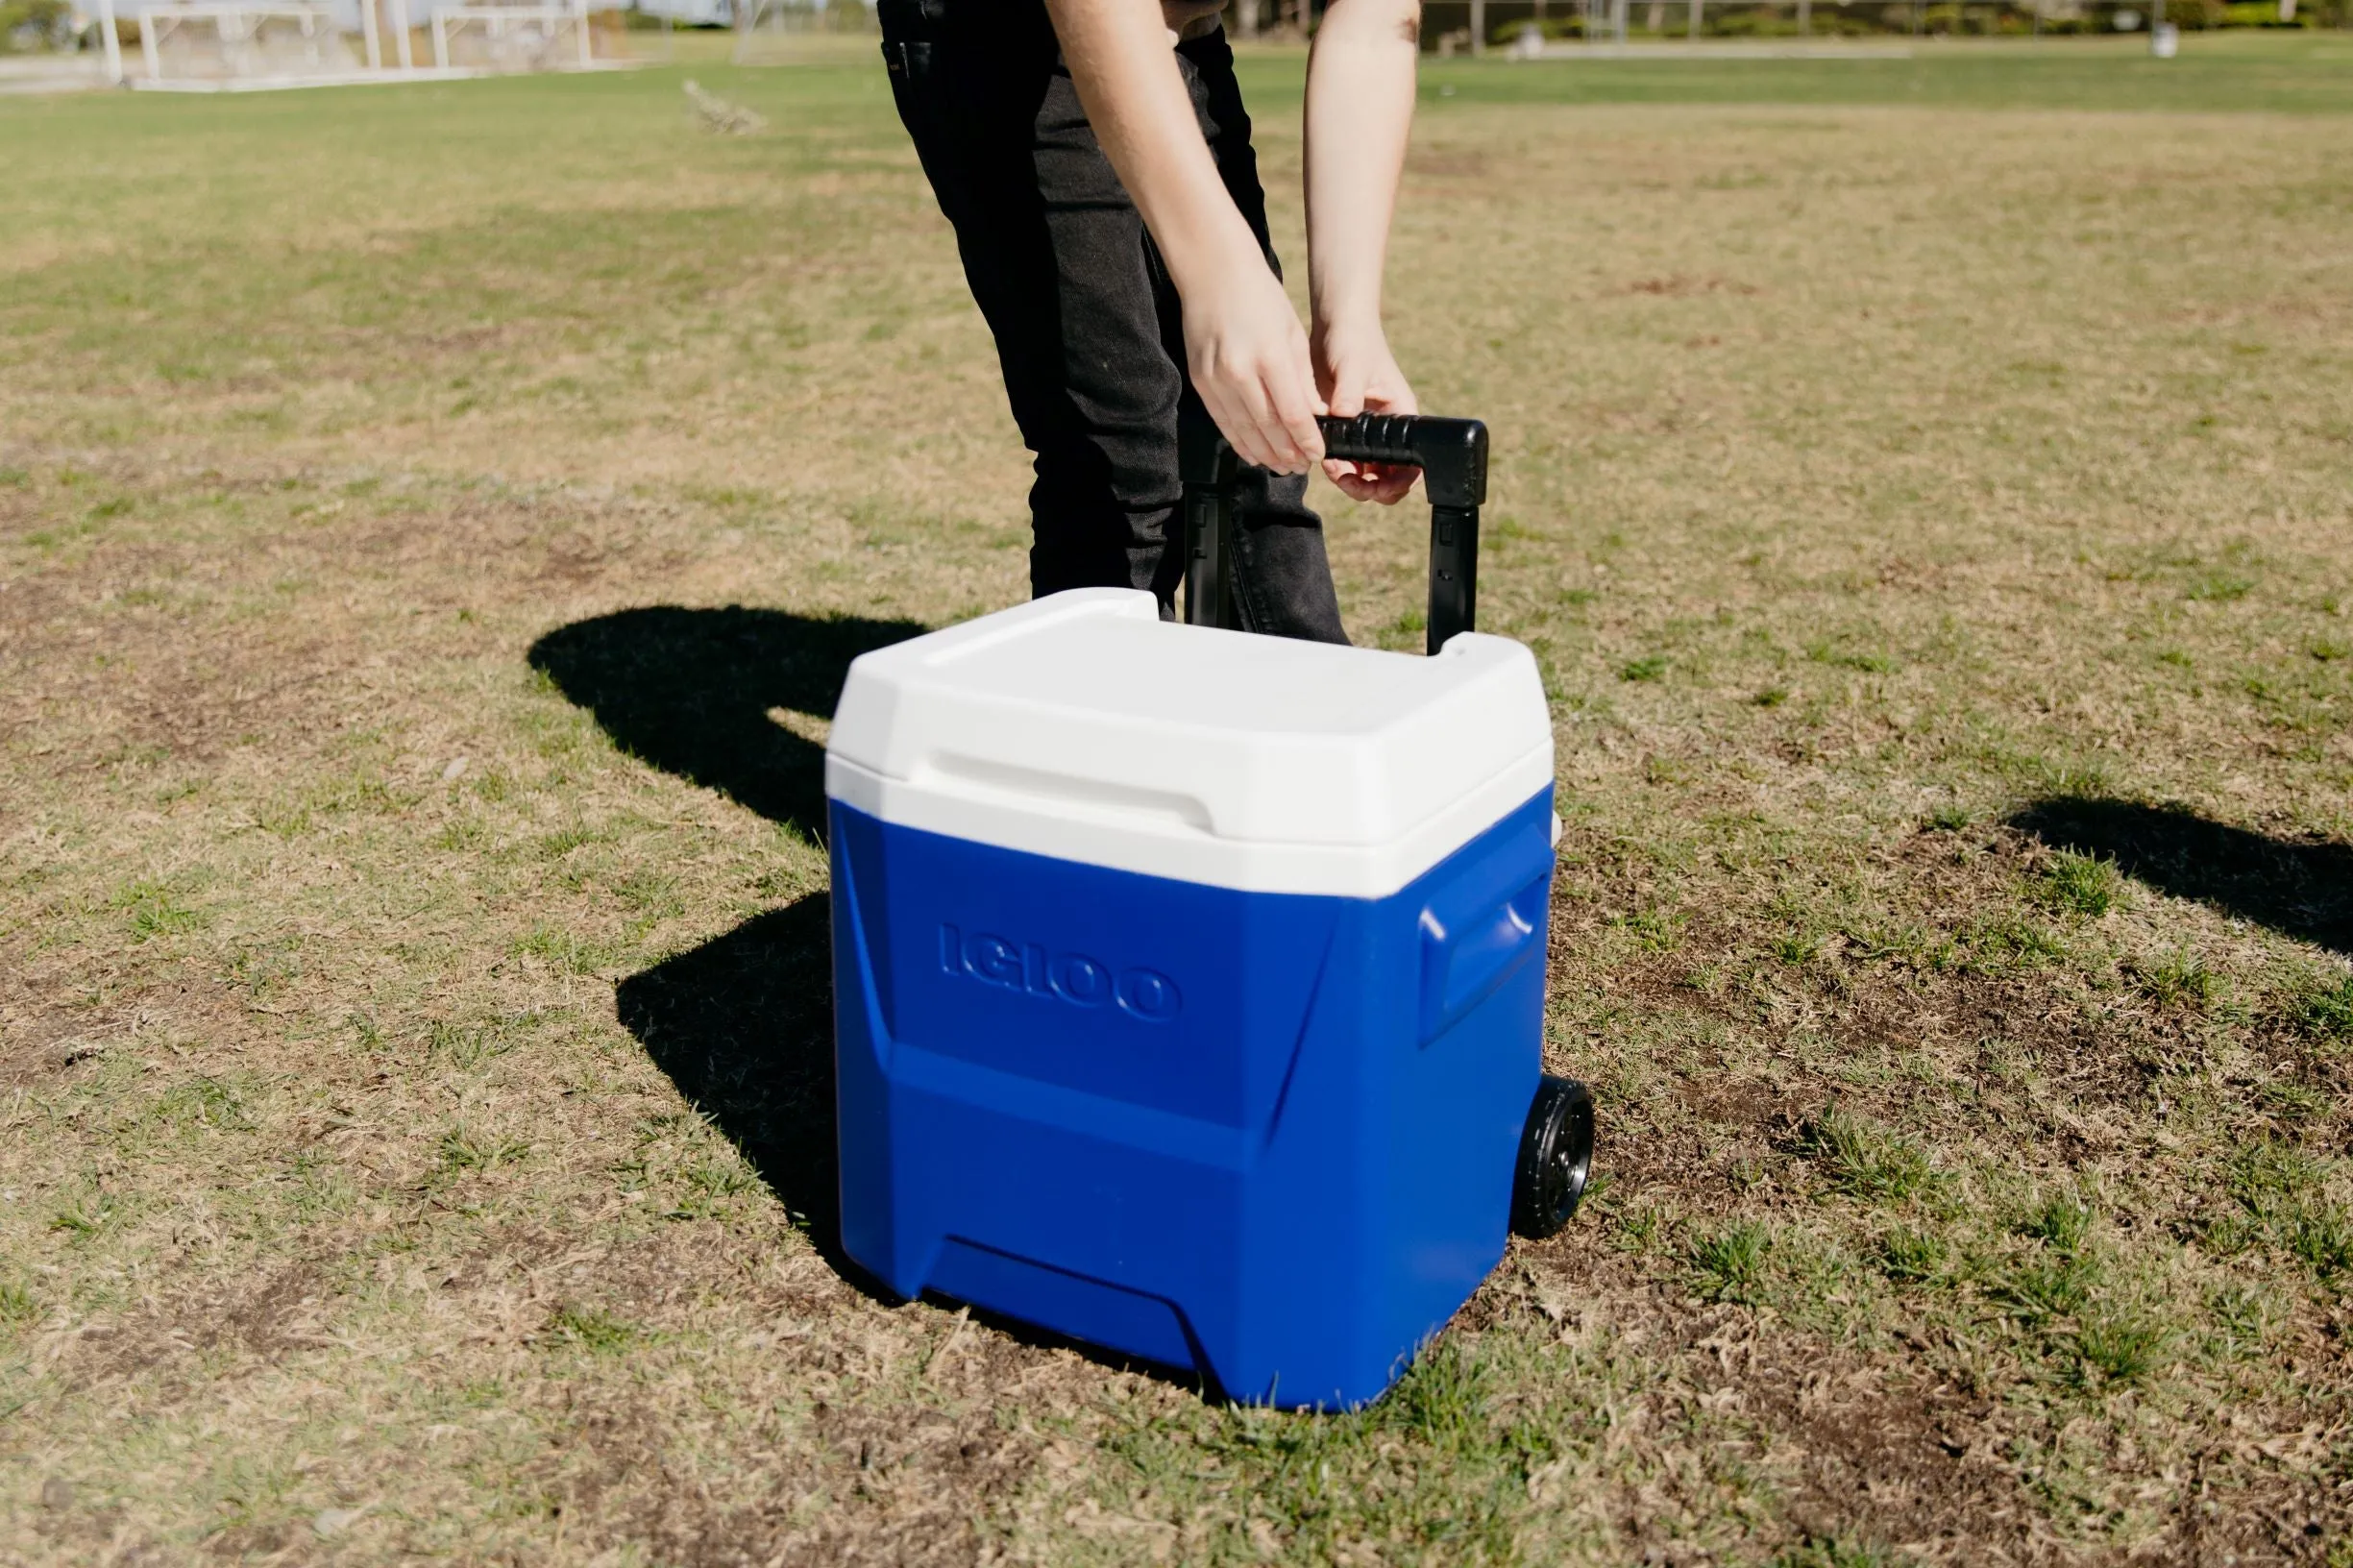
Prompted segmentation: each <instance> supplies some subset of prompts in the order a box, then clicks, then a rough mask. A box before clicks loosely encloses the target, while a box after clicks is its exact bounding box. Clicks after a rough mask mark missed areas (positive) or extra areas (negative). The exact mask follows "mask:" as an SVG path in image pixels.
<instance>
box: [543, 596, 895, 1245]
mask: <svg viewBox="0 0 2353 1568" xmlns="http://www.w3.org/2000/svg"><path fill="white" fill-rule="evenodd" d="M924 629H926V628H924V627H922V626H919V625H916V624H915V623H913V622H911V621H870V620H858V619H850V618H845V619H839V620H825V619H818V618H812V617H807V616H797V615H788V614H786V613H784V612H782V611H780V610H760V609H745V608H740V607H733V606H730V607H729V608H726V609H714V610H692V609H682V608H678V607H675V606H672V605H657V606H653V607H650V608H647V609H636V610H623V611H620V612H618V613H616V614H613V615H602V616H598V617H596V618H595V619H593V620H589V621H577V622H575V623H573V624H572V625H567V626H559V627H557V628H556V629H555V630H553V631H551V632H549V633H548V634H547V635H546V636H544V637H542V638H540V639H539V641H538V642H536V643H534V644H532V645H531V649H530V652H529V654H528V658H529V660H530V664H531V667H532V668H533V669H535V670H537V671H539V672H540V673H541V674H545V675H546V676H547V677H548V679H549V680H550V681H551V682H553V684H554V686H555V688H556V690H558V691H560V692H562V693H563V694H564V696H565V697H567V698H570V699H571V700H572V701H574V702H576V703H577V704H578V705H579V706H581V707H583V708H585V709H587V710H588V711H589V713H591V714H592V715H594V716H595V718H596V721H597V723H599V724H600V725H601V726H602V727H603V729H604V731H605V733H606V734H608V735H610V736H611V737H612V739H613V742H614V744H615V745H617V746H619V747H621V748H622V749H623V750H625V751H626V752H628V753H629V754H630V755H632V756H634V757H637V758H638V759H640V760H641V761H644V762H647V763H650V764H651V765H652V766H654V767H656V768H660V769H663V770H664V771H666V772H673V773H676V774H677V775H678V776H679V777H681V778H684V779H687V780H689V781H691V782H693V783H696V784H700V785H702V786H704V787H706V788H709V789H714V790H717V791H719V792H720V793H721V794H722V795H724V796H728V797H729V798H730V799H733V800H736V801H739V802H741V803H742V804H743V805H746V806H748V807H749V808H750V809H751V810H753V811H756V812H758V813H759V814H760V815H762V816H763V817H767V818H770V819H772V820H773V821H778V822H785V823H790V824H791V825H793V826H794V827H796V828H797V829H799V830H800V831H802V832H804V833H807V834H809V835H810V836H811V837H813V838H821V837H822V835H823V833H824V823H825V777H824V767H825V753H824V748H823V747H821V746H820V745H819V744H818V743H817V742H816V741H814V740H810V739H806V738H804V737H803V736H801V735H798V734H796V733H795V732H794V731H793V730H791V729H787V728H786V727H785V726H784V724H783V723H779V722H778V721H777V720H775V719H772V718H771V717H770V714H771V712H772V710H775V709H779V708H781V709H785V710H787V711H788V712H789V713H794V714H801V715H806V716H808V717H810V718H813V719H820V720H829V719H831V718H832V716H833V709H834V703H835V702H836V700H838V699H839V698H840V697H841V695H842V681H843V678H844V677H845V675H846V674H847V673H848V670H849V662H850V660H852V659H854V658H856V657H857V656H858V655H859V654H861V653H864V652H866V651H867V650H868V649H876V648H882V647H886V646H887V645H889V644H892V643H895V642H899V641H901V640H903V639H905V638H908V637H912V636H915V635H916V634H917V633H919V632H921V631H923V630H924ZM828 947H829V941H828V932H827V925H826V899H825V895H824V894H809V895H808V896H806V897H803V898H800V899H797V900H796V901H795V902H793V903H790V904H787V905H785V906H783V907H782V908H779V909H773V910H770V911H769V912H768V913H767V914H764V915H759V916H755V917H753V918H752V919H749V920H747V921H745V922H744V923H743V924H742V925H739V926H737V927H736V928H735V929H734V930H732V931H729V932H727V933H726V934H725V935H723V936H719V937H715V938H713V939H712V940H711V941H709V942H706V943H703V944H702V945H701V946H699V947H696V948H694V949H692V950H690V951H688V952H683V953H680V954H678V955H676V956H675V957H673V958H668V959H664V960H663V961H662V962H661V963H659V964H656V965H654V966H653V967H652V968H650V969H646V970H644V971H643V972H641V973H638V974H633V975H631V976H630V977H629V978H627V979H626V980H624V981H623V982H622V983H621V985H620V986H619V988H618V989H617V990H616V992H615V993H614V1013H615V1015H616V1016H617V1017H619V1019H620V1020H621V1024H622V1027H624V1028H625V1029H626V1030H628V1031H629V1033H630V1034H632V1035H634V1036H636V1037H637V1041H638V1043H639V1044H641V1045H642V1046H644V1047H645V1051H646V1055H647V1056H648V1057H649V1058H650V1059H651V1060H652V1062H653V1064H654V1065H655V1066H658V1067H660V1068H661V1069H662V1070H663V1071H664V1072H666V1073H668V1074H669V1075H670V1080H671V1082H672V1083H674V1084H675V1085H676V1086H677V1088H678V1092H679V1093H681V1094H683V1095H684V1096H686V1099H687V1103H688V1104H690V1105H692V1106H693V1107H694V1108H695V1109H696V1110H697V1111H699V1112H700V1113H701V1114H703V1115H706V1116H708V1117H710V1119H711V1121H712V1123H713V1125H715V1126H716V1127H718V1129H719V1130H720V1131H721V1132H722V1133H723V1134H724V1135H725V1136H726V1137H727V1139H729V1140H730V1141H731V1142H733V1143H734V1144H735V1146H736V1147H737V1148H738V1149H739V1150H741V1151H742V1153H743V1155H744V1158H745V1159H746V1160H747V1161H748V1163H749V1164H750V1165H751V1167H752V1168H753V1169H754V1170H755V1171H757V1172H758V1173H759V1175H760V1178H761V1179H762V1180H763V1181H765V1182H766V1183H767V1184H768V1186H769V1187H770V1188H771V1189H772V1190H773V1191H774V1192H775V1194H776V1196H777V1198H778V1200H779V1201H781V1202H782V1203H783V1205H784V1207H785V1209H786V1211H787V1212H788V1213H791V1214H792V1215H793V1216H794V1218H795V1219H796V1221H797V1222H798V1223H799V1224H800V1225H801V1226H802V1228H803V1229H804V1230H805V1231H806V1232H807V1233H808V1236H809V1237H810V1239H811V1240H813V1241H814V1242H816V1243H817V1245H818V1247H819V1248H820V1250H821V1252H823V1254H824V1255H825V1257H826V1259H827V1261H828V1262H832V1263H833V1264H834V1266H835V1267H836V1268H837V1269H838V1270H840V1271H841V1272H842V1273H843V1274H844V1275H845V1277H846V1278H849V1279H852V1280H858V1279H860V1278H861V1274H860V1272H859V1271H858V1270H857V1269H856V1267H855V1265H854V1264H852V1263H850V1262H849V1261H848V1260H847V1259H846V1258H845V1257H844V1256H843V1255H842V1253H841V1249H840V1244H839V1238H840V1197H839V1193H838V1191H837V1188H836V1185H835V1162H834V1117H833V983H832V979H833V970H832V964H831V962H830V958H829V953H828Z"/></svg>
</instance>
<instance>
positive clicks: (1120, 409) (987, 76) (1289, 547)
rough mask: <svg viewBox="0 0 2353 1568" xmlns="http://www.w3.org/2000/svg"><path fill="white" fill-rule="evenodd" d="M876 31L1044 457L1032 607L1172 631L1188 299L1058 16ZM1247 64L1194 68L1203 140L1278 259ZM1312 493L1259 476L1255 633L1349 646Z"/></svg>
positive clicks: (1241, 557) (1243, 554)
mask: <svg viewBox="0 0 2353 1568" xmlns="http://www.w3.org/2000/svg"><path fill="white" fill-rule="evenodd" d="M881 12H882V20H883V27H884V37H885V43H884V54H885V57H886V59H887V60H888V61H890V64H891V70H892V85H893V90H894V92H895V94H896V95H897V99H898V107H899V112H900V116H901V118H902V119H904V120H905V122H906V124H907V128H908V131H909V132H910V134H911V135H913V136H914V138H915V142H916V149H917V153H918V156H919V158H920V159H922V162H923V168H924V172H925V173H926V174H927V175H928V176H929V177H930V180H931V184H932V188H933V190H934V192H935V193H936V194H937V195H938V197H939V200H940V207H941V210H942V211H943V212H944V213H945V214H946V216H947V219H948V221H949V223H950V224H952V225H953V226H954V228H955V230H956V240H957V248H958V250H959V252H960V253H961V255H962V257H963V259H964V264H965V274H966V277H967V278H968V280H969V282H970V283H971V285H972V294H973V298H974V300H975V301H976V302H977V303H978V304H979V306H980V307H981V312H982V314H983V315H984V316H985V317H986V318H987V320H988V322H989V326H990V330H991V331H992V332H993V335H994V337H995V339H996V345H997V355H998V359H999V362H1000V363H1001V365H1002V366H1003V369H1004V374H1005V387H1006V392H1007V394H1008V396H1009V398H1010V400H1011V402H1012V405H1013V413H1014V419H1015V422H1016V423H1017V424H1018V425H1019V426H1020V428H1021V434H1022V440H1023V442H1024V443H1025V444H1026V445H1027V446H1028V447H1029V448H1030V450H1031V451H1032V452H1033V453H1036V454H1037V464H1036V467H1037V475H1038V478H1037V482H1036V483H1035V484H1034V485H1033V486H1032V487H1031V491H1030V511H1031V520H1032V528H1033V544H1032V546H1031V551H1030V588H1031V592H1032V593H1034V594H1048V593H1053V592H1056V591H1058V590H1060V589H1064V588H1076V587H1093V586H1133V587H1137V588H1148V589H1151V590H1152V591H1153V592H1154V593H1156V594H1157V595H1158V597H1159V599H1160V600H1161V606H1162V611H1163V613H1164V614H1167V613H1170V611H1171V608H1172V605H1173V602H1174V597H1175V593H1176V588H1177V584H1178V583H1179V582H1180V581H1182V580H1183V576H1184V559H1183V550H1182V548H1181V541H1179V540H1173V539H1172V537H1171V536H1172V534H1178V533H1181V531H1182V529H1181V524H1180V523H1179V515H1178V514H1179V502H1180V500H1181V495H1182V486H1181V485H1180V483H1179V480H1178V477H1177V461H1176V428H1177V418H1176V415H1177V403H1178V399H1179V398H1180V396H1185V395H1189V389H1188V388H1187V385H1186V378H1185V374H1184V369H1183V366H1184V362H1185V348H1184V337H1183V331H1182V324H1181V321H1180V319H1179V317H1178V315H1177V305H1176V292H1175V289H1174V287H1173V286H1172V285H1170V283H1169V282H1168V280H1167V276H1166V273H1165V270H1164V268H1163V267H1162V266H1161V264H1160V257H1159V256H1158V254H1157V252H1156V251H1154V250H1153V248H1152V245H1151V241H1150V239H1149V238H1148V236H1147V235H1146V234H1145V233H1144V227H1143V220H1142V218H1141V217H1140V214H1138V212H1137V211H1136V208H1135V204H1134V203H1133V202H1132V201H1130V200H1129V199H1128V195H1127V192H1126V190H1125V188H1124V187H1122V186H1121V184H1119V178H1118V175H1117V173H1116V172H1115V170H1114V169H1113V168H1112V166H1111V161H1110V159H1107V158H1105V157H1104V156H1103V150H1102V148H1101V146H1100V145H1099V144H1098V143H1097V142H1096V140H1095V137H1094V133H1093V130H1092V129H1091V127H1090V126H1089V125H1088V123H1087V117H1086V113H1085V110H1083V109H1082V108H1081V107H1080V104H1079V101H1078V94H1077V91H1076V89H1075V87H1074V86H1072V84H1071V82H1070V77H1069V73H1068V71H1067V69H1066V68H1065V67H1064V65H1063V63H1062V61H1061V58H1060V54H1059V51H1058V50H1057V48H1056V47H1055V44H1054V38H1053V31H1052V27H1051V24H1050V23H1049V22H1048V21H1047V20H1046V17H1045V13H1044V9H1043V7H1042V5H1041V4H1039V3H1038V0H883V3H882V6H881ZM1208 42H1213V43H1214V44H1215V47H1214V48H1209V49H1205V48H1204V47H1203V45H1204V43H1208ZM1205 61H1206V63H1207V65H1208V67H1209V68H1208V69H1207V70H1204V69H1203V68H1202V67H1203V64H1204V62H1205ZM1232 61H1233V57H1232V54H1231V52H1230V51H1228V50H1226V49H1225V48H1224V45H1223V39H1222V37H1221V36H1213V38H1212V39H1211V40H1197V41H1195V42H1191V43H1188V44H1187V45H1186V46H1185V53H1184V55H1183V56H1182V63H1183V66H1184V69H1185V72H1186V75H1187V79H1188V81H1189V84H1190V85H1191V86H1192V89H1193V96H1194V104H1195V108H1196V110H1197V112H1198V113H1199V116H1200V119H1201V129H1202V133H1203V135H1205V136H1206V137H1207V138H1208V139H1209V141H1210V143H1211V146H1212V147H1213V150H1214V151H1215V152H1216V155H1217V158H1218V163H1219V168H1220V170H1221V171H1222V172H1223V173H1224V174H1225V177H1226V180H1227V184H1228V188H1229V189H1232V190H1233V191H1234V192H1235V196H1236V200H1237V202H1238V203H1239V204H1240V205H1241V207H1242V210H1243V212H1244V214H1245V215H1246V216H1247V217H1248V218H1249V220H1250V221H1251V223H1252V224H1253V226H1254V228H1255V229H1256V230H1257V232H1258V233H1259V235H1260V239H1261V243H1262V244H1264V243H1265V242H1266V221H1265V198H1264V195H1263V193H1262V191H1261V189H1260V187H1259V184H1258V177H1257V170H1256V162H1255V155H1253V154H1252V152H1251V149H1250V142H1249V120H1248V117H1247V115H1245V114H1244V113H1243V112H1242V110H1241V102H1240V96H1239V94H1238V91H1237V90H1236V89H1235V87H1234V82H1233V69H1232ZM1267 255H1268V260H1269V263H1270V264H1271V263H1272V262H1273V259H1274V257H1273V252H1272V249H1271V247H1269V249H1268V252H1267ZM1305 491H1306V480H1305V478H1301V477H1294V478H1287V479H1278V478H1270V477H1268V476H1265V475H1262V474H1260V475H1253V476H1252V477H1251V479H1250V480H1249V482H1248V483H1247V484H1246V486H1245V492H1244V495H1243V497H1242V502H1241V505H1240V506H1239V507H1238V514H1239V517H1240V520H1241V522H1240V527H1238V529H1237V532H1238V535H1239V537H1238V539H1237V541H1236V546H1235V550H1234V564H1235V597H1236V600H1237V602H1238V607H1239V609H1240V613H1241V616H1242V619H1243V624H1244V625H1245V626H1246V627H1247V628H1248V629H1251V630H1256V631H1265V632H1271V633H1275V634H1277V635H1284V636H1294V637H1309V638H1314V639H1317V640H1321V641H1332V642H1344V641H1346V640H1347V639H1346V633H1345V632H1344V631H1342V630H1341V628H1340V623H1339V609H1338V603H1337V600H1336V596H1335V595H1334V593H1333V590H1332V582H1331V572H1330V568H1329V566H1328V564H1327V563H1326V561H1325V558H1324V551H1323V534H1322V527H1321V524H1320V523H1319V522H1318V521H1317V519H1316V517H1315V514H1314V513H1313V512H1311V511H1310V510H1308V509H1307V507H1306V505H1305V504H1304V501H1303V497H1304V495H1305ZM1172 543H1173V544H1176V545H1177V546H1178V548H1173V549H1172V548H1170V546H1171V545H1172Z"/></svg>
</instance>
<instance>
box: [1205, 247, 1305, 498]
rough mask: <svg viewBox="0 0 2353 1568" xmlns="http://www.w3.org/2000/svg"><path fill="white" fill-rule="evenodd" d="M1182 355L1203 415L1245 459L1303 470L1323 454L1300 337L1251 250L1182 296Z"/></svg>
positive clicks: (1295, 318) (1279, 291)
mask: <svg viewBox="0 0 2353 1568" xmlns="http://www.w3.org/2000/svg"><path fill="white" fill-rule="evenodd" d="M1184 304H1185V357H1186V360H1187V362H1188V364H1189V366H1190V368H1191V370H1192V381H1193V387H1194V390H1196V391H1198V392H1199V393H1200V394H1201V402H1202V404H1204V405H1205V406H1207V407H1208V409H1209V413H1210V418H1212V419H1213V420H1215V421H1216V422H1217V428H1218V429H1220V430H1223V431H1224V432H1225V438H1226V439H1227V440H1228V441H1230V442H1232V443H1233V446H1234V451H1235V453H1236V454H1237V455H1238V456H1239V457H1240V458H1241V460H1242V461H1243V462H1245V463H1251V464H1255V465H1256V466H1258V467H1260V468H1270V469H1272V470H1274V471H1275V472H1276V473H1278V474H1304V473H1306V472H1307V471H1308V469H1309V468H1310V467H1311V466H1312V465H1313V464H1315V463H1317V462H1319V461H1321V460H1322V458H1323V454H1324V437H1323V431H1321V430H1320V429H1317V428H1316V425H1315V416H1316V415H1317V414H1320V413H1322V412H1323V411H1324V404H1323V399H1321V398H1320V397H1318V396H1317V395H1316V392H1315V371H1314V366H1313V363H1312V361H1311V359H1310V358H1309V356H1308V334H1307V331H1306V330H1305V329H1304V328H1302V327H1301V326H1300V325H1299V312H1298V311H1296V310H1293V309H1292V308H1291V302H1290V296H1289V295H1287V294H1286V293H1284V292H1283V284H1282V283H1281V282H1279V281H1278V280H1277V279H1276V277H1275V275H1274V272H1273V270H1272V269H1271V268H1269V267H1268V266H1267V265H1266V263H1265V260H1264V259H1263V258H1262V257H1260V256H1259V255H1258V254H1257V252H1256V251H1255V249H1254V250H1253V251H1252V252H1251V253H1250V254H1249V255H1247V256H1245V257H1236V258H1235V259H1234V260H1233V261H1232V262H1231V263H1230V264H1228V265H1225V266H1222V267H1220V268H1218V270H1217V271H1216V272H1215V273H1214V274H1213V276H1212V277H1211V278H1210V280H1209V281H1208V282H1206V283H1205V284H1203V285H1201V286H1197V287H1195V288H1193V289H1192V290H1191V291H1190V292H1189V293H1187V294H1186V295H1185V297H1184Z"/></svg>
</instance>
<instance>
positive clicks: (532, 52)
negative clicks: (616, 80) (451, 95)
mask: <svg viewBox="0 0 2353 1568" xmlns="http://www.w3.org/2000/svg"><path fill="white" fill-rule="evenodd" d="M432 33H433V64H434V65H435V66H436V67H438V68H440V69H442V70H445V71H446V70H452V69H458V70H481V71H561V70H578V69H580V68H582V67H584V66H587V65H591V64H594V63H595V61H596V48H595V40H594V37H593V36H592V33H591V30H590V28H589V25H588V7H587V6H586V4H584V3H582V0H558V3H556V4H552V5H457V6H435V7H434V8H433V10H432Z"/></svg>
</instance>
